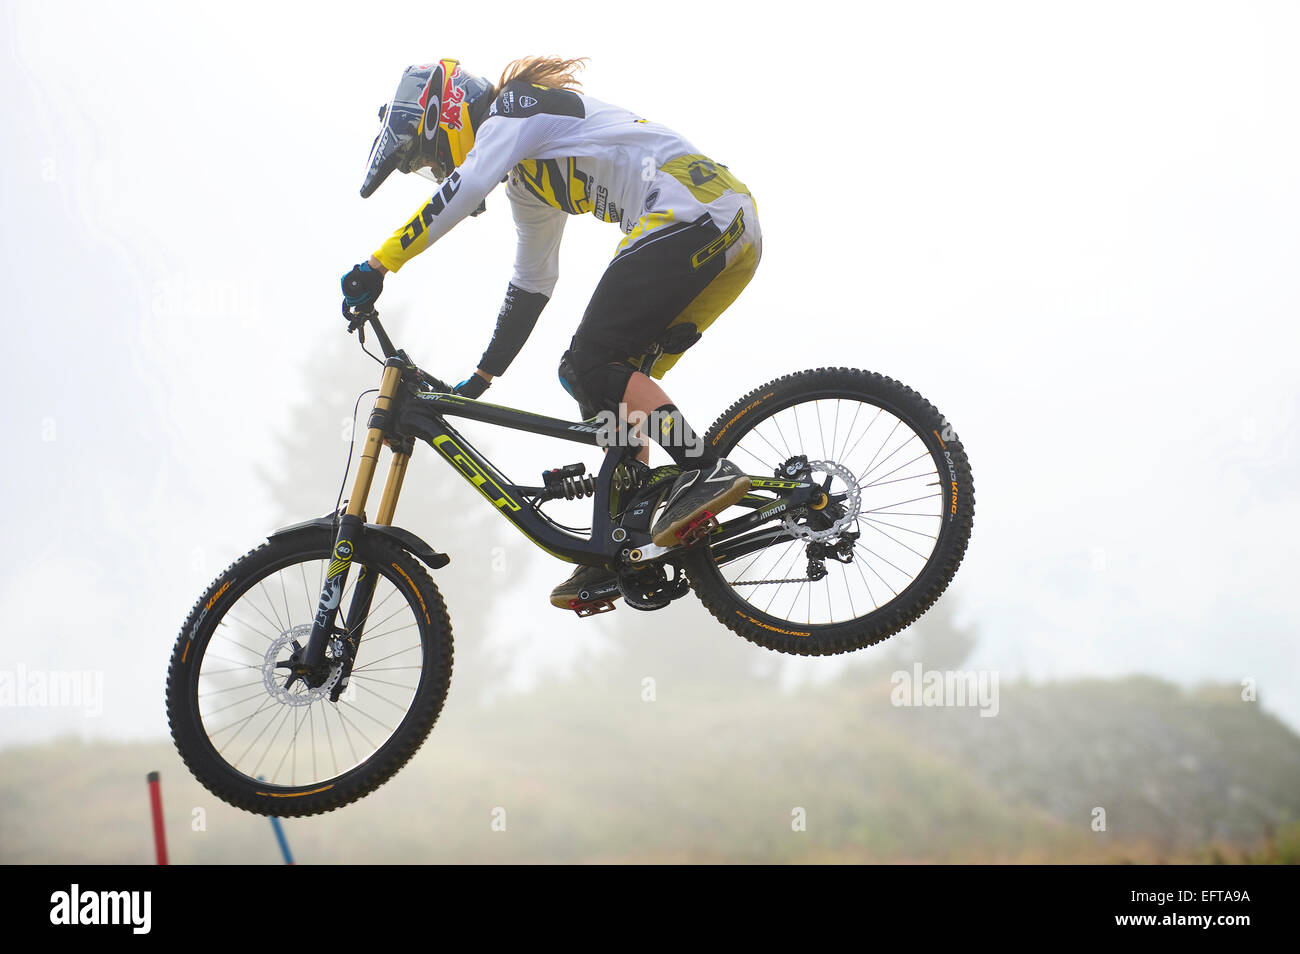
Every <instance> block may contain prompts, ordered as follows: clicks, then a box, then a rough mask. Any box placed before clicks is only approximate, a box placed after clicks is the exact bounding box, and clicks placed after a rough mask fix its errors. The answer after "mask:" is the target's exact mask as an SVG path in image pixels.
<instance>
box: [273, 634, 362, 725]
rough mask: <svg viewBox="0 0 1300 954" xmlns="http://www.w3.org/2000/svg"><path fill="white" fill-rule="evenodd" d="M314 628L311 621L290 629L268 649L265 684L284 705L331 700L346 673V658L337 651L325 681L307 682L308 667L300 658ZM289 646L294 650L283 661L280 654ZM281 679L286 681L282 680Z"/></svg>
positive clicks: (330, 663)
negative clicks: (344, 663)
mask: <svg viewBox="0 0 1300 954" xmlns="http://www.w3.org/2000/svg"><path fill="white" fill-rule="evenodd" d="M311 627H312V624H311V623H301V624H299V625H298V626H294V627H292V628H291V629H286V630H285V631H284V632H283V633H281V634H280V635H279V636H278V637H277V638H276V639H275V640H273V641H272V643H271V645H270V647H268V648H267V650H266V656H265V657H264V659H263V661H262V685H264V686H265V687H266V691H267V693H269V694H270V695H271V696H273V697H274V698H275V700H276V701H277V702H279V703H280V704H281V705H286V706H309V705H312V704H313V703H315V702H319V701H320V700H321V699H328V698H329V695H330V692H331V691H332V690H333V689H334V686H335V685H336V684H337V683H338V681H339V677H340V676H342V675H343V657H342V655H341V654H340V653H337V652H336V653H335V657H334V659H332V660H329V669H330V671H329V675H328V676H326V677H325V681H324V682H322V683H321V684H320V685H318V686H315V687H313V686H311V685H310V683H309V682H308V681H307V675H308V672H307V667H305V666H303V665H302V663H301V661H300V660H301V657H302V650H303V646H302V644H303V643H305V642H307V640H308V639H309V638H310V637H311ZM285 649H291V653H290V655H289V658H288V659H287V660H283V661H281V660H280V654H281V653H282V652H284V650H285ZM284 670H288V678H287V679H286V678H284V677H285V673H284ZM281 679H283V680H284V681H283V682H281Z"/></svg>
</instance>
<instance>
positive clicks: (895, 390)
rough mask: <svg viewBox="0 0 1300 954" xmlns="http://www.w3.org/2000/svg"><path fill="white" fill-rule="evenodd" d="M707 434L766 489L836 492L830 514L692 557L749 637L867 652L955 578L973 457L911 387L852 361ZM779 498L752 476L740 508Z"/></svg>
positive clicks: (797, 517) (966, 531)
mask: <svg viewBox="0 0 1300 954" xmlns="http://www.w3.org/2000/svg"><path fill="white" fill-rule="evenodd" d="M704 440H705V443H706V444H707V445H708V447H709V449H710V450H711V451H712V452H714V453H716V454H717V455H718V456H719V457H726V458H728V459H730V460H731V462H732V463H734V464H736V465H737V466H739V467H741V468H743V469H744V470H746V472H748V473H749V474H751V475H754V476H756V477H761V478H765V479H766V481H765V482H766V483H767V484H768V485H769V486H772V485H773V484H774V483H779V481H780V480H781V479H787V480H799V481H808V480H812V481H815V482H816V483H817V485H818V486H819V487H821V488H823V490H824V491H825V495H826V496H825V497H824V498H820V497H819V500H818V504H817V505H816V506H817V507H820V509H814V507H804V508H800V509H799V510H798V511H793V512H789V513H784V514H783V515H782V516H781V518H780V519H779V520H777V521H773V522H769V523H767V524H765V525H764V527H763V529H762V530H761V531H759V532H755V533H751V534H749V535H747V536H746V538H744V539H740V540H738V539H735V538H733V539H731V540H726V541H722V542H716V543H713V544H710V545H701V546H697V547H692V548H691V549H690V551H689V552H688V553H686V554H684V555H683V561H682V562H683V565H684V566H685V568H686V572H687V575H688V576H689V578H690V581H691V585H692V586H693V587H694V589H695V591H696V594H697V595H698V596H699V598H700V600H701V601H702V602H703V603H704V605H705V607H706V608H707V609H708V610H709V612H711V613H712V614H713V615H714V616H715V617H716V618H717V619H718V620H719V621H720V622H722V623H723V624H724V625H726V626H727V627H728V628H730V629H731V630H733V631H734V632H736V633H738V634H740V635H741V636H744V637H745V638H746V639H748V640H750V641H751V642H754V643H757V644H759V645H760V646H764V647H766V648H768V649H773V650H776V651H778V652H784V653H794V654H798V655H805V656H821V655H829V654H833V653H842V652H849V651H851V650H855V649H861V648H862V647H864V646H870V645H872V644H874V643H878V642H880V641H881V640H884V639H887V638H888V637H890V636H892V635H893V634H894V633H897V632H899V631H900V630H902V629H904V628H906V627H907V626H909V625H911V623H913V622H914V621H915V620H916V619H917V618H918V617H920V616H921V614H922V613H924V612H925V611H926V610H927V609H929V608H930V607H931V606H932V605H933V604H934V602H935V601H936V600H937V599H938V598H939V596H940V594H942V593H943V591H944V590H945V589H946V588H947V586H948V584H949V583H950V582H951V581H952V578H953V576H954V574H956V572H957V567H958V566H959V565H960V564H961V561H962V557H963V555H964V554H965V552H966V545H967V543H968V541H969V540H970V534H971V527H972V525H973V523H974V519H975V492H974V484H973V482H972V480H971V472H970V463H969V461H968V460H967V459H966V452H965V450H964V448H963V447H962V444H961V442H960V441H959V440H958V439H957V436H956V434H954V433H953V430H952V427H951V426H950V425H949V424H948V422H947V420H945V419H944V417H943V416H942V415H941V414H940V413H939V412H938V411H937V410H935V408H934V407H933V406H932V405H931V404H930V403H929V402H928V401H926V400H925V399H924V398H923V397H921V395H919V394H917V393H916V392H915V391H913V390H912V389H911V388H908V387H906V386H905V385H903V384H900V383H899V382H897V381H894V380H892V379H891V378H887V377H884V376H883V375H880V374H874V373H871V372H867V371H859V370H854V369H850V368H819V369H817V370H813V371H802V372H799V373H797V374H790V375H786V376H785V377H782V378H778V379H777V380H775V381H772V382H769V383H768V384H765V385H763V386H762V387H761V388H756V389H755V390H753V391H751V392H750V393H749V394H746V395H745V396H744V397H742V398H741V399H740V400H739V401H737V402H736V403H735V404H733V405H732V406H731V407H730V408H728V409H727V410H726V411H725V412H724V413H723V414H722V416H721V417H719V418H718V419H717V421H715V422H714V424H713V426H712V427H711V428H709V431H708V433H707V434H706V435H705V438H704ZM774 500H776V496H775V491H764V489H763V486H762V483H761V482H759V481H755V489H754V490H753V491H751V494H750V496H749V497H747V498H746V499H745V500H744V501H742V504H746V505H748V506H759V507H765V506H769V503H770V502H771V501H774ZM736 509H737V510H739V509H740V508H739V507H737V508H736ZM729 515H730V513H729ZM724 526H725V525H724Z"/></svg>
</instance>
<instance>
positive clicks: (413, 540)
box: [268, 514, 451, 570]
mask: <svg viewBox="0 0 1300 954" xmlns="http://www.w3.org/2000/svg"><path fill="white" fill-rule="evenodd" d="M321 529H325V530H333V529H334V514H326V515H325V516H323V517H316V518H315V519H314V520H303V521H302V522H301V523H294V524H290V525H289V526H287V527H281V528H280V529H279V530H277V531H275V532H274V533H272V534H271V535H270V536H269V537H268V539H270V540H276V539H279V538H280V537H287V536H291V535H292V534H295V533H302V532H303V531H304V530H321ZM364 532H365V533H366V534H367V535H374V536H380V537H387V538H388V539H389V540H391V541H393V542H394V543H396V544H397V545H398V546H399V547H401V548H402V549H403V550H406V551H408V552H410V553H412V554H414V555H415V556H417V557H419V558H420V560H422V561H423V562H424V563H425V564H427V565H428V567H429V569H431V570H440V569H442V568H443V567H444V566H446V565H447V564H448V563H450V562H451V557H449V556H447V554H445V553H439V552H438V551H437V550H435V549H434V548H433V547H431V546H429V544H427V543H425V542H424V541H423V540H421V539H420V538H419V537H417V536H416V535H415V534H413V533H412V532H411V531H410V530H403V529H402V528H401V527H390V526H383V525H380V524H377V523H367V524H365V529H364Z"/></svg>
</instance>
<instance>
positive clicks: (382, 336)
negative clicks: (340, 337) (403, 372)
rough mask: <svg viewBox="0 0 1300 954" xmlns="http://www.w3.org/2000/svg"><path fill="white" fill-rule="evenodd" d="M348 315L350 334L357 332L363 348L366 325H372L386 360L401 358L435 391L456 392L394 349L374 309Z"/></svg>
mask: <svg viewBox="0 0 1300 954" xmlns="http://www.w3.org/2000/svg"><path fill="white" fill-rule="evenodd" d="M346 314H347V317H348V333H349V334H351V333H352V332H354V331H355V332H356V333H357V337H358V338H359V339H360V341H361V344H362V346H363V347H364V346H365V343H366V325H370V326H371V327H372V328H374V331H375V337H376V338H378V339H379V347H380V350H382V351H383V352H384V357H385V358H399V357H400V358H401V359H402V360H403V361H405V362H407V363H409V364H410V365H411V367H414V368H415V370H416V371H418V372H419V373H420V377H421V378H422V379H423V380H424V383H425V384H426V385H428V386H429V387H430V388H432V389H433V390H435V391H444V392H451V391H453V390H455V389H454V388H452V387H451V385H449V384H447V383H446V382H444V381H442V380H440V379H438V378H435V377H434V376H433V375H431V374H429V372H427V371H425V370H424V369H423V368H419V367H416V366H415V364H414V362H412V361H411V359H410V358H409V357H408V356H407V355H406V353H405V352H403V351H401V350H399V349H398V348H395V347H393V339H392V338H390V337H388V332H386V331H385V330H384V326H383V325H382V324H380V323H379V312H377V311H376V310H375V309H374V308H373V307H372V308H370V309H369V310H368V311H349V312H347V313H346Z"/></svg>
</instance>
